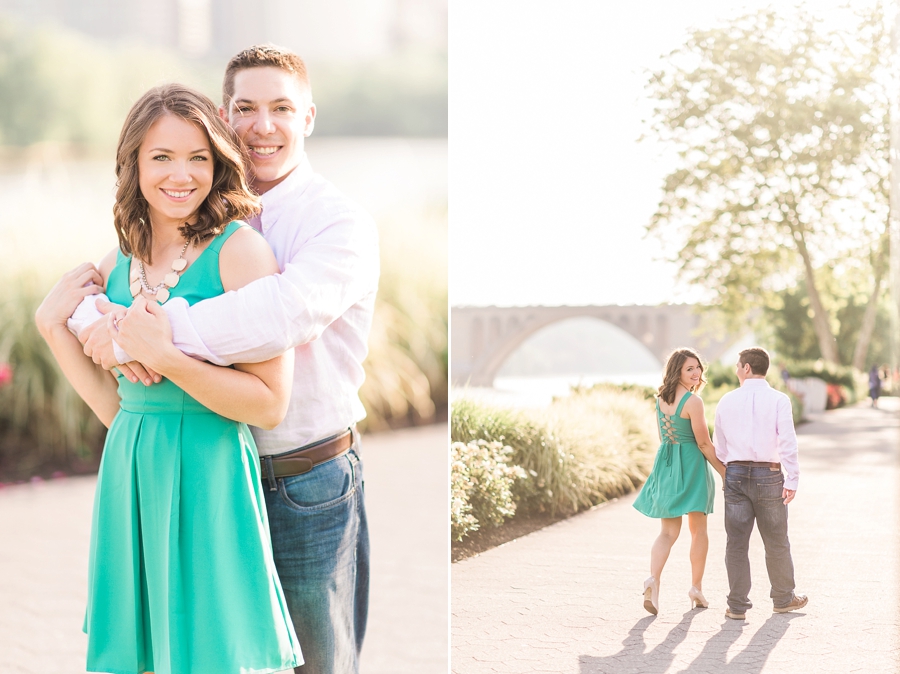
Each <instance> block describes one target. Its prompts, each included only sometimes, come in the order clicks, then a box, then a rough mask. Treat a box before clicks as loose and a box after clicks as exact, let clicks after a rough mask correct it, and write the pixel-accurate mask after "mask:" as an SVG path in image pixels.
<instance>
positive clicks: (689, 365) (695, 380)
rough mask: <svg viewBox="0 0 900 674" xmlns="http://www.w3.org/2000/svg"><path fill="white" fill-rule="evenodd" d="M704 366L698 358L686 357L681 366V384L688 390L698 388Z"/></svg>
mask: <svg viewBox="0 0 900 674" xmlns="http://www.w3.org/2000/svg"><path fill="white" fill-rule="evenodd" d="M701 374H703V367H702V366H701V365H700V361H698V360H697V359H696V358H686V359H685V361H684V364H683V365H682V366H681V385H682V386H684V387H685V388H686V389H688V390H696V389H697V387H698V386H699V385H700V375H701Z"/></svg>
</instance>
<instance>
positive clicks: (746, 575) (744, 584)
mask: <svg viewBox="0 0 900 674" xmlns="http://www.w3.org/2000/svg"><path fill="white" fill-rule="evenodd" d="M768 370H769V354H768V353H767V352H766V350H765V349H762V348H760V347H753V348H750V349H744V350H743V351H741V353H740V356H739V358H738V362H737V376H738V380H739V381H740V383H741V387H740V388H739V389H737V390H735V391H731V392H729V393H726V394H725V395H724V396H723V397H722V400H720V401H719V404H718V406H717V407H716V428H715V438H714V442H715V446H716V456H717V457H719V460H720V461H721V462H722V463H724V464H725V532H726V533H727V535H728V541H727V543H726V547H725V568H726V570H727V571H728V584H729V586H730V591H729V594H728V610H726V611H725V617H726V618H732V619H734V620H744V619H745V618H746V612H747V609H749V608H752V606H753V604H752V603H751V602H750V598H749V596H748V595H749V592H750V557H749V546H750V534H751V533H752V531H753V522H754V520H755V521H756V525H757V526H758V527H759V534H760V536H761V537H762V540H763V544H764V545H765V548H766V568H767V570H768V572H769V582H770V583H771V584H772V591H771V592H770V594H769V596H770V597H772V601H773V604H774V607H775V612H776V613H786V612H788V611H793V610H795V609H799V608H803V607H804V606H806V604H807V602H808V601H809V599H808V598H807V597H806V595H802V594H800V595H797V594H794V587H795V585H794V562H793V560H792V559H791V544H790V542H789V541H788V532H787V518H788V513H787V504H788V503H790V502H791V501H792V500H793V499H794V495H795V494H796V493H797V483H798V481H799V479H800V469H799V464H798V462H797V435H796V433H795V432H794V420H793V416H792V414H791V399H790V398H789V397H788V396H786V395H785V394H784V393H782V392H781V391H776V390H775V389H773V388H772V387H771V386H769V383H768V382H767V381H766V372H768ZM782 469H784V474H783V473H782Z"/></svg>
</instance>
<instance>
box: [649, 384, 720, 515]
mask: <svg viewBox="0 0 900 674" xmlns="http://www.w3.org/2000/svg"><path fill="white" fill-rule="evenodd" d="M690 396H691V392H690V391H687V392H686V393H685V394H684V395H683V396H682V397H681V401H680V402H679V403H678V408H677V409H676V410H675V414H663V412H662V410H660V409H659V398H657V399H656V418H657V421H658V422H659V435H660V437H661V438H662V444H661V445H660V446H659V451H657V452H656V459H655V460H654V462H653V470H652V471H651V472H650V476H649V477H648V478H647V481H646V482H645V483H644V487H643V489H641V493H640V494H638V497H637V498H636V499H635V501H634V507H635V508H637V509H638V510H639V511H640V512H642V513H643V514H645V515H646V516H647V517H681V516H682V515H685V514H687V513H692V512H701V513H706V514H709V513H711V512H712V511H713V499H714V496H715V488H716V484H715V481H714V480H713V473H712V467H711V466H710V465H709V462H708V461H707V460H706V457H705V456H703V453H702V452H701V451H700V447H698V446H697V439H696V438H695V437H694V431H693V429H692V428H691V420H690V419H682V418H681V410H682V409H684V403H685V402H687V399H688V398H689V397H690Z"/></svg>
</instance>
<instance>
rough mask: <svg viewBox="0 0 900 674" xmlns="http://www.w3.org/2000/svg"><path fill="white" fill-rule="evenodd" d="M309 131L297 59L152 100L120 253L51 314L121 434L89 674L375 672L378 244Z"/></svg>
mask: <svg viewBox="0 0 900 674" xmlns="http://www.w3.org/2000/svg"><path fill="white" fill-rule="evenodd" d="M315 113H316V109H315V105H314V104H313V103H312V94H311V90H310V85H309V79H308V77H307V74H306V68H305V66H304V64H303V61H302V60H301V59H300V58H299V57H297V56H296V55H295V54H293V53H291V52H289V51H287V50H284V49H281V48H279V47H275V46H273V45H261V46H256V47H251V48H250V49H247V50H245V51H243V52H241V53H239V54H238V55H237V56H235V57H234V58H233V59H232V60H231V61H230V62H229V64H228V66H227V69H226V71H225V78H224V85H223V103H222V106H221V107H219V108H218V109H217V107H216V105H215V104H214V103H213V102H212V101H211V100H209V99H208V98H206V97H205V96H204V95H203V94H200V93H197V92H195V91H192V90H191V89H188V88H186V87H183V86H181V85H177V84H170V85H163V86H160V87H156V88H154V89H151V90H150V91H148V92H147V93H146V94H144V96H142V97H141V98H140V100H138V102H137V103H135V105H134V107H133V108H132V109H131V112H130V113H129V114H128V117H127V118H126V120H125V124H124V126H123V128H122V133H121V135H120V138H119V146H118V150H117V154H116V176H117V186H118V190H117V194H116V203H115V206H114V208H113V213H114V223H115V228H116V232H117V234H118V237H119V246H118V248H116V249H114V250H113V251H111V252H110V253H109V254H108V255H107V256H106V257H105V258H104V259H103V261H102V262H101V263H100V264H99V267H94V265H91V264H84V265H81V266H80V267H78V268H76V269H74V270H73V271H71V272H69V273H68V274H66V275H65V276H64V277H63V278H62V280H61V281H60V282H59V283H57V285H56V286H55V287H54V288H53V289H52V290H51V291H50V293H49V295H48V296H47V297H46V298H45V300H44V301H43V303H42V304H41V306H40V308H39V309H38V311H37V313H36V316H35V319H36V322H37V324H38V327H39V329H40V331H41V334H42V335H43V336H44V338H45V339H46V341H47V343H48V344H49V345H50V348H51V350H52V351H53V354H54V356H55V357H56V359H57V360H58V361H59V363H60V365H61V367H62V369H63V372H64V373H65V375H66V377H67V378H68V380H69V381H70V382H71V383H72V385H73V386H74V388H75V390H76V391H77V392H78V394H79V395H80V396H81V397H82V398H84V400H85V401H86V402H87V403H88V405H90V407H91V409H92V410H93V411H94V412H95V413H96V414H97V416H98V417H99V418H100V420H101V421H102V422H103V423H104V424H105V425H106V426H108V427H109V432H108V434H107V439H106V444H105V446H104V450H103V458H102V461H101V465H100V472H99V476H98V481H97V489H96V495H95V499H94V513H93V523H92V532H91V545H90V558H89V570H88V606H87V611H86V615H85V623H84V630H85V632H86V633H87V637H88V646H87V649H88V655H87V670H88V671H91V672H111V673H115V674H144V673H146V672H153V673H155V674H190V673H201V672H202V673H206V672H210V673H212V672H216V673H222V674H227V673H229V672H235V673H237V672H256V673H258V674H264V673H267V672H276V671H281V670H284V669H290V668H296V671H297V672H300V673H302V674H320V673H334V674H345V673H348V672H351V673H352V672H357V671H358V657H359V650H360V648H361V645H362V640H363V635H364V632H365V626H366V614H367V607H368V583H369V542H368V533H367V526H366V515H365V507H364V503H363V483H362V463H361V460H360V457H359V437H358V434H357V433H356V431H355V423H356V422H357V421H359V420H360V419H362V418H363V416H364V414H365V413H364V410H363V407H362V404H361V403H360V400H359V396H358V391H359V387H360V385H361V383H362V380H363V376H364V375H363V367H362V361H363V359H364V358H365V356H366V351H367V347H366V340H367V338H368V333H369V329H370V327H371V323H372V313H373V309H374V300H375V291H376V288H377V284H378V244H377V232H376V228H375V224H374V223H373V222H372V220H371V218H369V217H368V216H367V215H366V214H365V213H363V212H362V211H360V210H359V209H358V208H357V207H356V206H355V205H354V204H352V203H351V202H350V201H349V200H348V199H346V197H344V196H343V195H341V194H340V193H339V192H338V191H337V190H336V189H335V188H334V187H333V186H332V185H331V184H330V183H328V182H326V181H325V180H323V179H322V178H321V177H320V176H318V175H316V174H314V173H313V171H312V168H311V167H310V165H309V162H308V160H307V158H306V154H305V152H304V147H303V146H304V138H305V137H306V136H308V135H309V134H310V133H311V132H312V129H313V125H314V121H315ZM247 223H249V225H248V224H247ZM279 272H280V273H279ZM102 291H105V293H106V296H105V297H104V296H103V295H101V294H98V293H101V292H102ZM107 299H108V300H109V301H106V300H107ZM101 312H103V313H101ZM103 314H106V315H103ZM73 333H74V334H73ZM76 337H77V338H76ZM110 371H113V372H114V376H113V374H111V373H110ZM248 424H249V426H248ZM301 648H302V653H301ZM304 660H305V663H304Z"/></svg>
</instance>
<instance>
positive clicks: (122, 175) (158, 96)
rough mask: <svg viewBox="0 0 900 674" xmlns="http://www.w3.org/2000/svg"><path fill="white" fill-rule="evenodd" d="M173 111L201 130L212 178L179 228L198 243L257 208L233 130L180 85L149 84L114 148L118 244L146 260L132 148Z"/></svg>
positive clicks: (146, 226) (144, 220)
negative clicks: (191, 217)
mask: <svg viewBox="0 0 900 674" xmlns="http://www.w3.org/2000/svg"><path fill="white" fill-rule="evenodd" d="M164 115H173V116H175V117H179V118H181V119H183V120H184V121H186V122H190V123H191V124H194V125H196V126H197V127H199V128H200V129H201V130H202V131H204V132H205V133H206V136H207V138H208V139H209V145H210V149H211V150H212V156H213V181H212V188H211V189H210V191H209V195H208V196H207V197H206V199H205V200H204V201H203V203H202V204H200V208H199V209H198V211H197V218H196V220H195V221H194V222H185V223H184V225H182V227H180V228H179V231H180V232H181V233H182V234H183V235H184V238H185V239H187V240H189V241H192V242H194V243H198V242H200V241H205V240H206V239H208V238H209V237H211V236H213V235H215V234H219V233H221V231H222V228H223V227H224V225H227V224H228V222H230V221H231V220H245V219H246V218H248V217H250V216H251V215H253V214H255V213H258V212H259V210H260V201H259V197H258V196H256V195H255V194H253V192H251V191H250V187H249V185H248V183H247V178H246V177H245V175H246V172H247V169H248V168H249V166H250V161H249V157H248V156H247V151H246V150H245V149H244V148H243V146H242V145H241V142H240V140H239V139H238V137H237V134H236V133H235V132H234V131H233V130H232V128H231V127H230V126H228V124H226V123H225V122H224V121H223V120H222V119H221V118H220V117H219V115H218V111H217V110H216V105H215V103H213V102H212V101H211V100H210V99H209V98H207V97H206V96H204V95H203V94H201V93H199V92H197V91H194V90H193V89H189V88H188V87H185V86H183V85H181V84H164V85H162V86H158V87H154V88H153V89H151V90H150V91H148V92H147V93H146V94H144V95H143V96H141V97H140V99H138V101H137V103H135V104H134V105H133V106H132V108H131V111H130V112H129V113H128V117H126V118H125V124H124V125H123V126H122V133H121V134H120V135H119V147H118V149H117V150H116V178H117V180H116V186H117V190H116V203H115V205H114V206H113V216H114V224H115V227H116V234H117V235H118V237H119V248H121V249H122V253H124V254H125V255H131V254H134V255H136V256H137V257H138V258H139V259H140V260H143V261H144V262H147V263H152V262H153V260H152V259H151V252H150V251H151V249H152V247H153V230H152V228H151V227H150V211H149V208H148V206H147V200H146V199H145V198H144V195H143V194H142V193H141V187H140V181H139V174H138V152H139V150H140V147H141V143H143V142H144V138H145V137H146V136H147V132H148V131H149V130H150V127H151V126H153V124H154V123H155V122H156V121H157V120H158V119H160V118H161V117H163V116H164Z"/></svg>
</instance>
